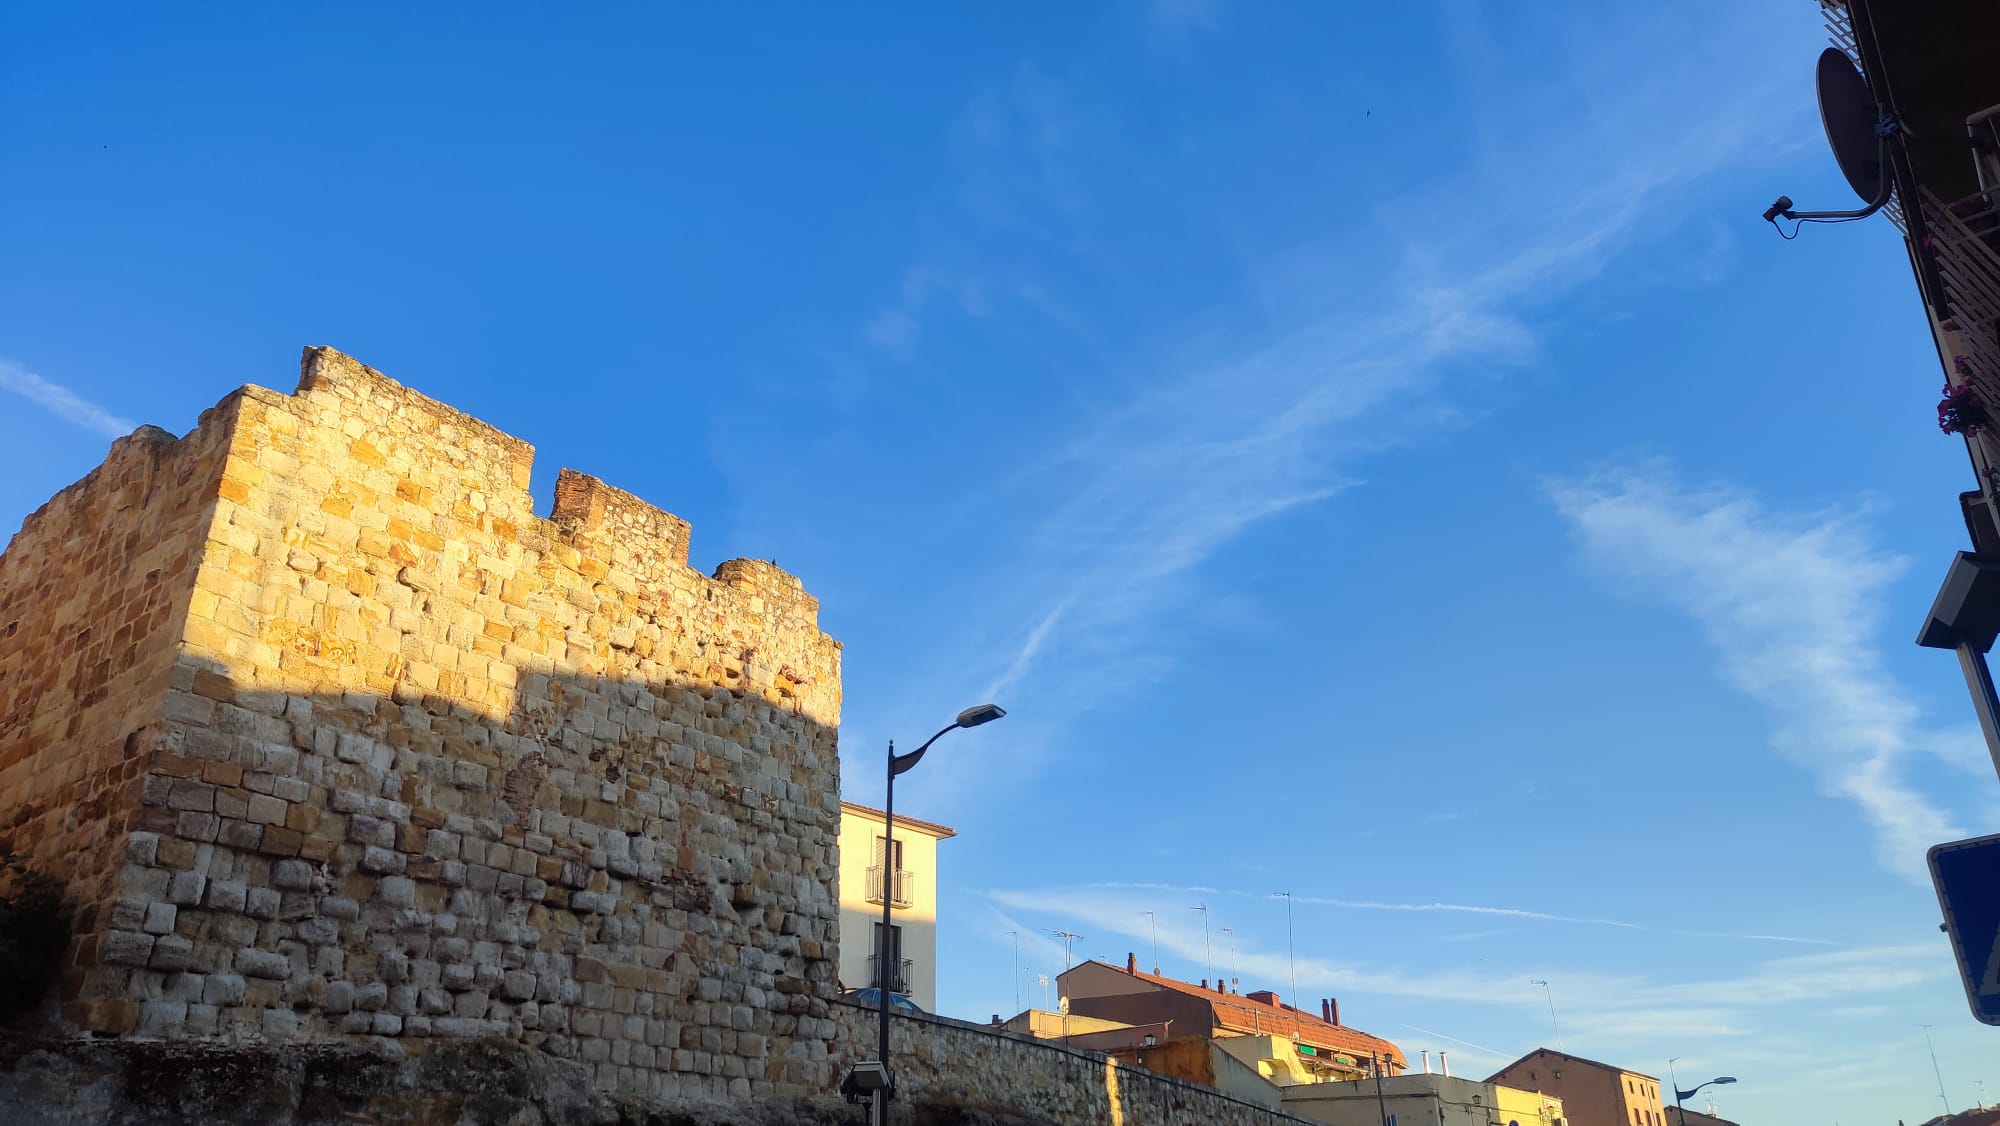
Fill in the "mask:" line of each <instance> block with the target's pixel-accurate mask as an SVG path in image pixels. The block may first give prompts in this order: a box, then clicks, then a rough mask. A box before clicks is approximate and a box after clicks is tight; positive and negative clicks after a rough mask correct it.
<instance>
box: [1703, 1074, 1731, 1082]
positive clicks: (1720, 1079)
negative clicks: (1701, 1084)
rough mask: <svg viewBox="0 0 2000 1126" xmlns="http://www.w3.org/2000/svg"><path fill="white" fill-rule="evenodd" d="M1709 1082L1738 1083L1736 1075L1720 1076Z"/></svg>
mask: <svg viewBox="0 0 2000 1126" xmlns="http://www.w3.org/2000/svg"><path fill="white" fill-rule="evenodd" d="M1709 1082H1711V1083H1734V1082H1736V1077H1735V1076H1734V1075H1718V1076H1716V1077H1715V1078H1713V1079H1711V1080H1709Z"/></svg>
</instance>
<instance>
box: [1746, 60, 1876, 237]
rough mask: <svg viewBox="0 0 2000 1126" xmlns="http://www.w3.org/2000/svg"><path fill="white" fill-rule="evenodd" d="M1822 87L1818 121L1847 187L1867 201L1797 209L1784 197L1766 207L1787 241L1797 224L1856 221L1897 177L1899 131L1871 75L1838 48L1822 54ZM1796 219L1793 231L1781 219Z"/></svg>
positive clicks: (1819, 79)
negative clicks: (1892, 147)
mask: <svg viewBox="0 0 2000 1126" xmlns="http://www.w3.org/2000/svg"><path fill="white" fill-rule="evenodd" d="M1814 85H1815V86H1816V87H1817V88H1818V90H1819V120H1820V124H1821V125H1823V126H1825V127H1826V142H1827V144H1828V145H1829V146H1830V147H1832V149H1833V159H1834V160H1835V161H1837V162H1839V164H1840V173H1841V175H1843V176H1845V177H1847V186H1848V187H1850V188H1853V189H1854V194H1855V195H1857V196H1860V197H1861V199H1862V201H1863V202H1864V203H1865V204H1866V205H1867V206H1865V207H1861V208H1859V209H1856V210H1851V211H1798V210H1794V209H1793V206H1792V197H1791V196H1785V195H1781V196H1779V197H1778V201H1777V202H1776V203H1773V204H1772V205H1771V206H1769V207H1767V208H1765V209H1764V221H1765V222H1767V223H1769V224H1771V225H1772V226H1773V227H1777V228H1778V233H1779V234H1780V235H1783V236H1784V237H1785V238H1787V239H1792V238H1797V237H1798V234H1799V227H1801V226H1803V225H1804V224H1807V223H1852V222H1854V221H1855V220H1857V219H1866V218H1868V217H1869V216H1870V215H1873V214H1875V213H1876V212H1877V211H1880V210H1881V209H1882V207H1883V206H1884V205H1885V204H1887V203H1888V202H1889V194H1890V192H1891V191H1892V190H1893V189H1894V188H1895V183H1896V181H1895V178H1894V177H1893V176H1891V175H1890V174H1889V138H1891V137H1893V136H1895V135H1896V134H1897V133H1899V132H1901V130H1902V127H1901V126H1900V125H1898V124H1897V122H1896V118H1895V116H1894V115H1893V114H1891V113H1890V112H1889V110H1888V107H1887V106H1885V105H1883V104H1882V103H1881V102H1880V101H1878V100H1877V99H1876V97H1875V92H1874V91H1873V90H1870V89H1869V88H1868V79H1867V78H1866V77H1864V76H1863V75H1862V73H1861V69H1860V68H1859V67H1857V66H1855V65H1854V60H1852V59H1850V58H1848V57H1847V54H1846V52H1844V51H1842V50H1840V48H1838V47H1828V48H1827V49H1826V50H1824V51H1821V52H1820V54H1819V65H1818V68H1817V70H1816V72H1815V76H1814ZM1780 219H1791V220H1794V221H1795V222H1794V224H1793V226H1792V233H1791V234H1788V235H1787V234H1785V229H1784V228H1783V227H1782V226H1779V224H1778V220H1780Z"/></svg>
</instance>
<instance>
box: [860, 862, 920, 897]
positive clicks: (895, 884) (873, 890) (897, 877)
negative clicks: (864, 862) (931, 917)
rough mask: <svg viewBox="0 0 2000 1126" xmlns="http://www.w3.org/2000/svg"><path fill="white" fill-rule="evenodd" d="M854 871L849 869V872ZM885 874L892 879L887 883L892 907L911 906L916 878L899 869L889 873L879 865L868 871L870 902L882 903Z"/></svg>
mask: <svg viewBox="0 0 2000 1126" xmlns="http://www.w3.org/2000/svg"><path fill="white" fill-rule="evenodd" d="M852 870H853V869H849V871H852ZM885 874H886V875H888V876H889V877H890V878H889V880H888V881H887V882H888V885H889V904H890V906H893V907H908V906H909V905H910V887H911V885H912V884H914V883H915V882H916V881H915V877H914V876H913V875H912V874H911V873H910V872H907V871H905V870H904V869H901V868H897V869H894V870H893V871H888V870H885V869H883V868H882V867H880V866H879V865H878V866H877V867H874V868H870V869H868V902H870V903H880V902H882V884H883V882H884V881H883V876H884V875H885Z"/></svg>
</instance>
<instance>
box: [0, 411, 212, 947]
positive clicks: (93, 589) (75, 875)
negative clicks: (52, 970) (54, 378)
mask: <svg viewBox="0 0 2000 1126" xmlns="http://www.w3.org/2000/svg"><path fill="white" fill-rule="evenodd" d="M236 402H237V397H236V396H231V397H230V398H228V399H225V400H224V401H223V402H222V403H221V404H220V405H219V406H217V407H216V408H215V409H214V410H213V411H211V412H210V416H209V417H207V418H205V419H204V422H203V426H202V428H201V429H200V430H199V431H197V432H196V434H194V435H193V436H191V437H190V438H189V439H187V440H185V441H178V442H177V441H175V439H174V437H173V435H171V434H168V433H167V432H166V431H164V430H160V429H157V428H155V427H150V426H149V427H141V428H140V429H139V430H138V431H137V432H136V433H134V434H131V435H129V436H127V437H125V438H121V439H119V440H118V441H117V442H115V443H113V444H112V447H111V451H110V453H109V455H108V456H107V457H106V459H105V461H104V463H103V464H102V465H100V466H99V467H98V468H97V469H96V470H93V471H92V472H91V473H90V474H89V475H88V476H86V477H84V478H83V479H82V480H81V481H78V482H77V483H76V484H74V485H71V486H70V487H69V488H67V489H64V490H63V491H62V492H61V493H58V494H57V495H56V496H55V497H54V498H52V499H51V500H50V501H49V502H48V503H47V504H45V505H43V506H42V507H41V508H40V509H39V510H37V511H36V512H35V513H33V514H32V515H30V516H29V517H28V518H27V519H26V520H25V521H24V522H23V523H22V525H21V528H20V531H19V532H17V533H16V534H15V535H14V536H13V537H12V540H11V541H10V543H9V545H8V547H7V550H6V551H5V553H4V554H0V846H5V847H6V848H7V849H9V850H11V851H13V852H15V853H17V854H19V855H21V856H22V857H24V858H26V860H27V861H28V862H29V863H30V864H31V865H32V866H33V867H34V868H36V869H38V870H40V871H42V872H45V873H47V874H49V875H52V876H55V877H57V878H59V879H61V880H63V881H64V882H65V883H66V884H67V886H68V895H69V898H70V900H71V902H72V903H73V904H74V905H75V906H76V909H77V910H76V917H75V920H74V929H75V930H76V932H77V933H78V936H79V940H80V941H79V943H78V946H79V948H82V949H86V950H87V949H90V948H91V947H92V945H93V943H94V941H95V935H96V933H97V932H98V930H99V929H100V924H101V923H102V922H103V921H104V920H103V916H104V911H103V908H104V907H105V906H106V905H107V904H108V902H109V899H110V897H111V896H112V895H113V894H114V893H115V890H116V886H117V878H118V873H119V869H120V864H121V860H122V853H123V850H124V847H125V846H124V838H125V834H126V833H128V832H130V830H131V829H132V828H133V825H134V822H135V821H136V819H137V817H138V814H139V808H138V807H139V800H138V791H139V787H140V784H141V778H142V777H143V774H144V771H145V757H146V756H145V754H144V751H143V749H142V748H141V747H140V745H139V743H138V741H136V740H135V739H134V735H135V733H136V732H138V731H140V730H141V729H142V728H144V727H145V726H146V725H147V724H149V723H152V722H154V721H155V720H157V719H158V717H159V716H160V714H161V710H162V708H163V707H164V706H165V701H166V694H167V683H168V679H169V674H170V671H171V669H172V667H173V663H174V660H175V657H176V654H177V652H178V649H179V642H180V623H181V621H182V620H183V619H184V618H185V617H186V614H187V606H188V600H189V598H190V596H191V594H192V592H193V589H194V574H195V571H196V570H197V569H198V568H199V566H200V564H201V559H202V550H203V543H204V540H205V532H206V529H207V526H208V521H209V520H210V518H211V514H212V510H213V507H214V505H215V502H216V487H217V483H218V482H219V480H220V479H221V474H222V460H223V459H222V448H223V446H224V445H225V444H226V441H227V426H228V422H227V420H228V418H229V417H230V416H232V415H233V413H234V411H235V407H236Z"/></svg>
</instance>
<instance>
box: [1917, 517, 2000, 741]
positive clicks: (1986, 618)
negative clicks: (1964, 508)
mask: <svg viewBox="0 0 2000 1126" xmlns="http://www.w3.org/2000/svg"><path fill="white" fill-rule="evenodd" d="M1996 634H2000V559H1993V558H1985V557H1981V556H1978V555H1974V554H1973V553H1972V552H1969V551H1961V552H1959V553H1958V554H1957V555H1956V556H1954V557H1953V558H1952V561H1951V569H1950V570H1949V571H1946V572H1945V576H1944V584H1943V585H1942V586H1940V587H1939V588H1938V593H1937V599H1936V600H1935V601H1934V602H1932V603H1931V612H1930V616H1929V617H1928V618H1926V619H1925V620H1924V628H1923V629H1922V630H1921V631H1920V632H1919V633H1918V634H1917V644H1918V645H1922V646H1925V647H1926V648H1930V649H1950V650H1953V651H1955V652H1956V653H1957V654H1958V667H1959V670H1960V671H1961V672H1963V673H1964V674H1965V687H1966V689H1967V691H1969V692H1970V693H1971V694H1972V707H1973V710H1974V711H1976V712H1977V713H1978V714H1979V730H1980V733H1981V734H1983V735H1984V736H1985V737H1986V751H1987V753H1988V754H1990V755H1991V756H1993V768H1994V770H1995V771H1996V772H2000V696H1996V694H1995V692H1994V688H1993V673H1992V670H1991V669H1989V668H1988V667H1987V665H1986V651H1987V650H1989V649H1991V648H1992V647H1993V639H1994V637H1995V635H1996Z"/></svg>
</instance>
